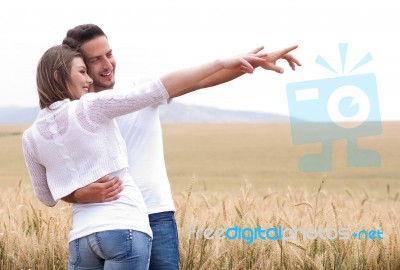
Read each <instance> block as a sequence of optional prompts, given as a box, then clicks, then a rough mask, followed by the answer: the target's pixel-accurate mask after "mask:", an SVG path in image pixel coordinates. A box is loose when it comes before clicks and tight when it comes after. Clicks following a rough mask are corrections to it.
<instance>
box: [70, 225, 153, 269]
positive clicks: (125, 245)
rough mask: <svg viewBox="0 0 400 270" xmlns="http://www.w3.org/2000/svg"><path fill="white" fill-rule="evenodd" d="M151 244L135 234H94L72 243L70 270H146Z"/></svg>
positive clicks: (114, 232) (133, 232) (114, 231)
mask: <svg viewBox="0 0 400 270" xmlns="http://www.w3.org/2000/svg"><path fill="white" fill-rule="evenodd" d="M151 245H152V240H151V238H150V237H149V236H148V235H147V234H145V233H142V232H139V231H135V230H111V231H103V232H97V233H93V234H91V235H88V236H85V237H81V238H79V239H76V240H73V241H71V242H70V243H69V259H68V269H69V270H72V269H85V270H89V269H91V270H95V269H96V270H97V269H99V270H100V269H109V270H128V269H129V270H130V269H140V270H142V269H143V270H146V269H148V267H149V262H150V250H151Z"/></svg>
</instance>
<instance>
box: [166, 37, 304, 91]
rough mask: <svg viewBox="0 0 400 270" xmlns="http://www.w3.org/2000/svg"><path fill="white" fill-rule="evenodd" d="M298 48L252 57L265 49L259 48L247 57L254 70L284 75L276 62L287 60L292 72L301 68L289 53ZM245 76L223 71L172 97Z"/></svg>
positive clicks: (234, 71) (236, 71)
mask: <svg viewBox="0 0 400 270" xmlns="http://www.w3.org/2000/svg"><path fill="white" fill-rule="evenodd" d="M296 48H297V45H294V46H290V47H287V48H285V49H282V50H279V51H275V52H272V53H268V54H267V55H266V57H265V58H260V57H252V56H254V55H256V54H257V53H259V52H260V51H262V50H263V49H264V47H263V46H261V47H258V48H256V49H254V50H252V51H250V52H249V53H247V54H246V55H247V56H248V62H249V63H250V64H251V65H252V67H253V69H256V68H258V67H262V68H263V69H265V70H272V71H275V72H278V73H283V68H282V67H279V66H277V65H276V62H277V61H278V60H279V59H284V60H286V61H287V62H288V64H289V66H290V67H291V68H292V70H295V69H296V65H297V66H301V63H300V61H299V60H297V59H296V58H295V57H294V56H293V55H291V54H290V53H289V52H291V51H293V50H294V49H296ZM244 74H245V73H244V72H242V71H240V70H229V69H223V70H220V71H218V72H216V73H214V74H212V75H210V76H209V77H207V78H205V79H204V80H202V81H200V82H199V83H197V84H195V85H194V86H192V87H190V88H187V89H184V90H183V91H181V92H179V93H177V94H176V95H174V96H171V97H178V96H182V95H184V94H187V93H190V92H193V91H196V90H198V89H202V88H207V87H212V86H215V85H219V84H223V83H226V82H229V81H231V80H234V79H236V78H238V77H240V76H242V75H244Z"/></svg>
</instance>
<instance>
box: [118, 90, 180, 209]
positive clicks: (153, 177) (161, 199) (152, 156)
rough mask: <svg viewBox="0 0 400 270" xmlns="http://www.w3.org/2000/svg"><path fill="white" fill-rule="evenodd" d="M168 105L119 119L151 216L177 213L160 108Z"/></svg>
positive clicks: (130, 169)
mask: <svg viewBox="0 0 400 270" xmlns="http://www.w3.org/2000/svg"><path fill="white" fill-rule="evenodd" d="M117 89H118V88H117ZM166 103H167V101H165V102H163V103H159V104H156V105H151V106H148V107H146V108H144V109H141V110H139V111H136V112H133V113H130V114H127V115H123V116H120V117H118V118H117V123H118V127H119V129H120V131H121V135H122V137H123V138H124V140H125V142H126V147H127V151H128V161H129V167H128V172H129V174H130V175H131V176H132V178H133V181H134V182H135V183H136V185H137V186H138V187H139V189H140V191H141V193H142V196H143V199H144V202H145V204H146V206H147V210H148V213H149V214H154V213H159V212H166V211H175V206H174V201H173V198H172V193H171V186H170V183H169V180H168V176H167V170H166V167H165V160H164V147H163V137H162V129H161V123H160V117H159V106H160V105H162V104H166Z"/></svg>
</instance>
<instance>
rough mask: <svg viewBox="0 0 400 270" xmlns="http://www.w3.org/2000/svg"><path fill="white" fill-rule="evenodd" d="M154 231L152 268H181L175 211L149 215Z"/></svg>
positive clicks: (157, 269) (162, 269) (164, 269)
mask: <svg viewBox="0 0 400 270" xmlns="http://www.w3.org/2000/svg"><path fill="white" fill-rule="evenodd" d="M149 221H150V227H151V230H152V231H153V246H152V248H151V258H150V268H149V269H150V270H177V269H179V248H178V229H177V227H176V220H175V217H174V212H161V213H155V214H150V215H149Z"/></svg>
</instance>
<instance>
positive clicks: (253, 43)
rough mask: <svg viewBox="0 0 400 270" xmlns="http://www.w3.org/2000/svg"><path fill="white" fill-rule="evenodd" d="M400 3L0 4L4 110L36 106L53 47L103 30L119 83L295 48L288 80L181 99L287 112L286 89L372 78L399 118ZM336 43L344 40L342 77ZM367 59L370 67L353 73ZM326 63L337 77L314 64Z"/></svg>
mask: <svg viewBox="0 0 400 270" xmlns="http://www.w3.org/2000/svg"><path fill="white" fill-rule="evenodd" d="M399 13H400V2H399V1H394V0H370V1H345V0H335V1H321V0H309V1H298V0H281V1H267V0H263V1H257V0H246V1H235V0H229V1H228V0H214V1H212V0H206V1H205V0H202V1H200V0H197V1H193V0H173V1H167V0H146V1H126V0H114V1H103V0H84V1H81V0H79V1H77V0H73V1H59V0H35V1H33V0H3V1H1V3H0V36H1V43H0V49H1V52H2V60H3V61H2V65H0V74H1V78H2V82H3V87H2V90H1V96H0V106H2V107H4V106H36V105H37V104H38V97H37V93H36V88H35V70H36V65H37V62H38V60H39V58H40V57H41V55H42V54H43V52H44V51H45V50H46V49H48V48H49V47H51V46H53V45H56V44H59V43H61V41H62V39H63V37H64V36H65V34H66V31H67V30H68V29H70V28H72V27H74V26H76V25H78V24H84V23H95V24H98V25H99V26H100V27H101V28H102V29H103V30H104V31H105V33H106V34H107V36H108V38H109V41H110V45H111V47H112V49H113V52H114V55H115V57H116V59H117V70H116V75H117V80H121V81H122V80H131V79H135V78H137V79H140V78H141V77H150V76H158V75H162V74H163V73H165V72H168V71H172V70H175V69H179V68H183V67H187V66H191V65H196V64H200V63H203V62H207V61H211V60H214V59H216V58H221V57H228V56H232V55H237V54H241V53H245V52H247V51H250V50H252V49H254V48H256V47H258V46H260V45H264V46H265V48H266V49H265V51H266V52H271V51H275V50H278V49H282V48H284V47H287V46H290V45H293V44H298V45H299V48H298V49H297V50H296V51H294V53H293V54H295V55H296V57H297V58H298V59H299V60H300V61H301V62H302V63H303V66H302V67H300V68H298V70H297V71H296V72H293V71H291V70H290V68H289V67H288V66H287V65H286V63H285V62H283V61H282V62H279V64H281V65H282V66H283V67H284V68H285V73H284V74H275V73H273V72H271V71H264V70H257V71H256V72H255V73H254V74H252V75H246V76H244V77H241V78H239V79H237V80H235V81H233V82H230V83H228V84H225V85H222V86H218V87H214V88H212V89H207V90H200V91H198V92H196V93H191V94H188V95H186V96H183V97H180V98H177V101H180V102H184V103H188V104H198V105H206V106H215V107H219V108H226V109H233V110H251V111H260V112H269V113H277V114H283V115H288V113H289V112H288V101H287V95H286V85H287V84H288V83H293V82H300V81H308V80H317V79H324V78H334V77H338V78H339V77H340V76H344V75H357V74H364V73H373V74H375V76H376V81H377V90H378V96H379V104H380V112H381V117H382V120H400V109H399V105H398V103H399V102H400V89H399V86H398V84H399V83H398V78H399V77H400V76H399V71H400V68H399V63H400V52H399V49H400V34H399V30H398V25H400V16H399V15H398V14H399ZM339 43H348V51H347V60H346V64H347V65H346V66H345V68H344V72H343V73H342V67H341V61H340V55H339V50H338V44H339ZM367 53H370V54H371V56H372V61H370V62H368V63H367V64H365V65H364V66H363V67H361V68H359V69H357V70H356V71H354V72H351V73H350V72H349V71H350V69H351V68H352V67H354V66H355V65H356V64H357V63H358V61H360V60H361V59H362V57H364V56H365V55H366V54H367ZM318 55H320V56H322V57H323V58H324V59H325V60H326V61H327V62H328V63H329V64H330V65H331V66H332V67H333V68H334V69H336V70H337V71H338V74H335V73H333V72H331V71H329V70H327V69H324V68H323V67H322V66H320V65H317V64H316V63H315V59H316V58H317V56H318Z"/></svg>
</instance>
